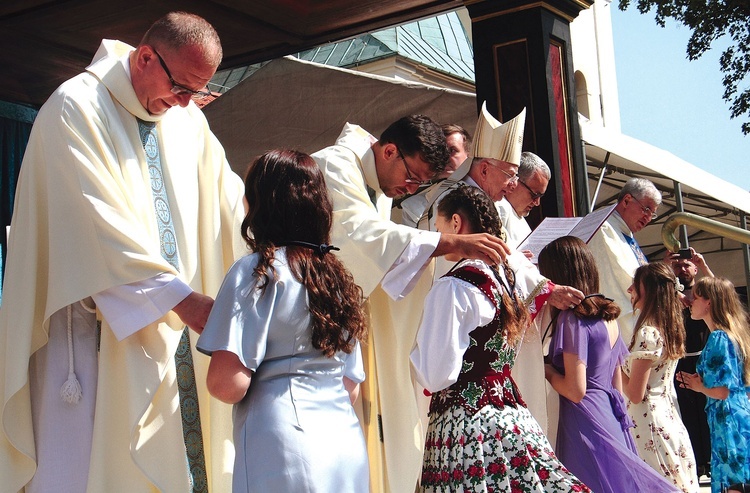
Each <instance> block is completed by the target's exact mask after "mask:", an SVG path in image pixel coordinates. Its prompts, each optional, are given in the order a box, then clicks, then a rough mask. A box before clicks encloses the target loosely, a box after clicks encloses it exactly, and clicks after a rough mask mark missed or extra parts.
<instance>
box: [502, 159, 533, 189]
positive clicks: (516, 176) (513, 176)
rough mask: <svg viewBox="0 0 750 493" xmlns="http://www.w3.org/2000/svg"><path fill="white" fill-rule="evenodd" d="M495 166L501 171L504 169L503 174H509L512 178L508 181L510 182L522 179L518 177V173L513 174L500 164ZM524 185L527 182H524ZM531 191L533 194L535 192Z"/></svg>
mask: <svg viewBox="0 0 750 493" xmlns="http://www.w3.org/2000/svg"><path fill="white" fill-rule="evenodd" d="M495 167H496V168H497V169H499V170H500V171H502V172H503V174H504V175H505V176H507V177H508V178H510V180H509V181H508V183H513V182H517V181H520V180H519V179H518V173H516V174H513V175H511V174H510V173H508V172H507V171H505V170H504V169H503V168H501V167H500V166H498V165H495ZM521 183H523V182H521ZM524 186H526V184H524ZM526 188H529V187H526ZM531 193H532V194H533V193H534V192H531Z"/></svg>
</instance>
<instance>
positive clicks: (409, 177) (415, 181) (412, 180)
mask: <svg viewBox="0 0 750 493" xmlns="http://www.w3.org/2000/svg"><path fill="white" fill-rule="evenodd" d="M398 157H399V159H401V161H403V162H404V169H406V179H405V180H404V183H406V184H407V185H419V186H422V185H428V184H430V183H432V180H420V179H419V178H417V177H416V176H414V175H413V174H411V170H410V169H409V165H408V164H407V163H406V158H405V157H404V155H403V154H402V153H401V150H399V151H398Z"/></svg>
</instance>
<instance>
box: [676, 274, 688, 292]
mask: <svg viewBox="0 0 750 493" xmlns="http://www.w3.org/2000/svg"><path fill="white" fill-rule="evenodd" d="M674 289H675V291H677V292H678V293H682V292H683V291H685V286H684V285H683V284H682V283H681V282H680V278H679V277H675V278H674Z"/></svg>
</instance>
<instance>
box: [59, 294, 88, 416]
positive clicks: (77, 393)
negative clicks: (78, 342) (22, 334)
mask: <svg viewBox="0 0 750 493" xmlns="http://www.w3.org/2000/svg"><path fill="white" fill-rule="evenodd" d="M81 306H83V307H84V308H86V309H87V310H88V307H87V306H86V305H84V304H83V302H82V303H81ZM60 397H61V398H62V400H63V401H65V402H67V403H68V404H78V401H80V400H81V397H83V392H82V391H81V383H80V382H79V381H78V378H76V373H75V362H74V360H73V305H68V379H67V380H66V381H65V383H64V384H63V386H62V388H61V389H60Z"/></svg>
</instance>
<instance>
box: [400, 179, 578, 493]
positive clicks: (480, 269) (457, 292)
mask: <svg viewBox="0 0 750 493" xmlns="http://www.w3.org/2000/svg"><path fill="white" fill-rule="evenodd" d="M437 228H438V230H439V231H441V232H452V233H467V234H468V233H479V232H487V233H492V234H499V232H500V222H499V218H498V216H497V210H496V209H495V206H494V204H493V203H492V201H491V200H490V199H489V197H487V196H486V195H485V193H484V192H482V191H481V190H480V189H478V188H475V187H470V186H465V187H461V188H458V189H456V190H453V191H452V192H450V193H449V194H448V195H447V196H446V197H445V198H443V199H442V200H441V202H440V204H439V205H438V217H437ZM449 260H451V259H449ZM453 260H459V262H458V263H457V264H456V265H455V266H454V267H453V269H451V271H450V272H449V273H448V274H446V275H445V276H443V277H442V278H440V279H439V280H438V281H437V282H436V283H435V284H434V286H433V287H432V289H431V290H430V293H429V294H428V296H427V299H426V301H425V311H424V315H423V319H422V324H421V325H420V328H419V332H418V334H417V344H416V347H415V348H414V350H413V351H412V353H411V361H412V364H413V366H414V370H415V375H416V377H417V380H418V381H419V382H420V383H421V384H422V386H423V387H425V388H426V389H427V390H428V391H430V392H433V395H432V400H431V402H430V414H429V427H428V430H427V439H426V442H425V451H424V460H423V466H422V480H421V486H420V489H421V491H430V492H433V491H435V492H437V491H440V492H456V491H472V492H492V491H496V492H500V491H507V492H521V491H524V492H566V493H567V492H571V491H590V490H589V488H588V487H586V486H585V485H584V484H583V483H582V482H581V481H580V480H578V478H576V477H575V476H574V475H573V474H572V473H571V472H569V471H568V470H567V469H566V468H565V467H564V466H563V465H562V463H561V462H560V461H559V460H558V459H557V457H555V455H554V452H553V451H552V447H551V446H550V444H549V442H548V441H547V438H546V437H545V436H544V433H543V431H542V429H541V427H540V426H539V424H538V423H537V422H536V421H535V420H534V418H533V416H532V415H531V413H530V412H529V410H528V409H527V408H526V405H525V404H524V402H523V400H522V399H521V396H520V394H519V392H518V388H517V387H516V385H515V382H514V381H513V379H512V377H511V375H510V371H511V369H512V367H513V362H514V359H515V343H516V342H517V341H518V338H519V336H520V333H521V330H522V328H523V327H524V326H525V325H526V323H527V321H528V313H527V312H526V309H525V307H524V306H523V304H522V303H521V302H520V301H519V300H518V296H517V295H514V294H513V293H514V287H513V284H514V279H513V273H512V272H511V271H510V269H508V268H507V267H506V268H501V269H500V270H499V271H498V270H497V269H495V268H492V267H490V266H488V265H487V264H486V263H484V262H482V261H481V260H461V259H453ZM501 267H502V266H501Z"/></svg>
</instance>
